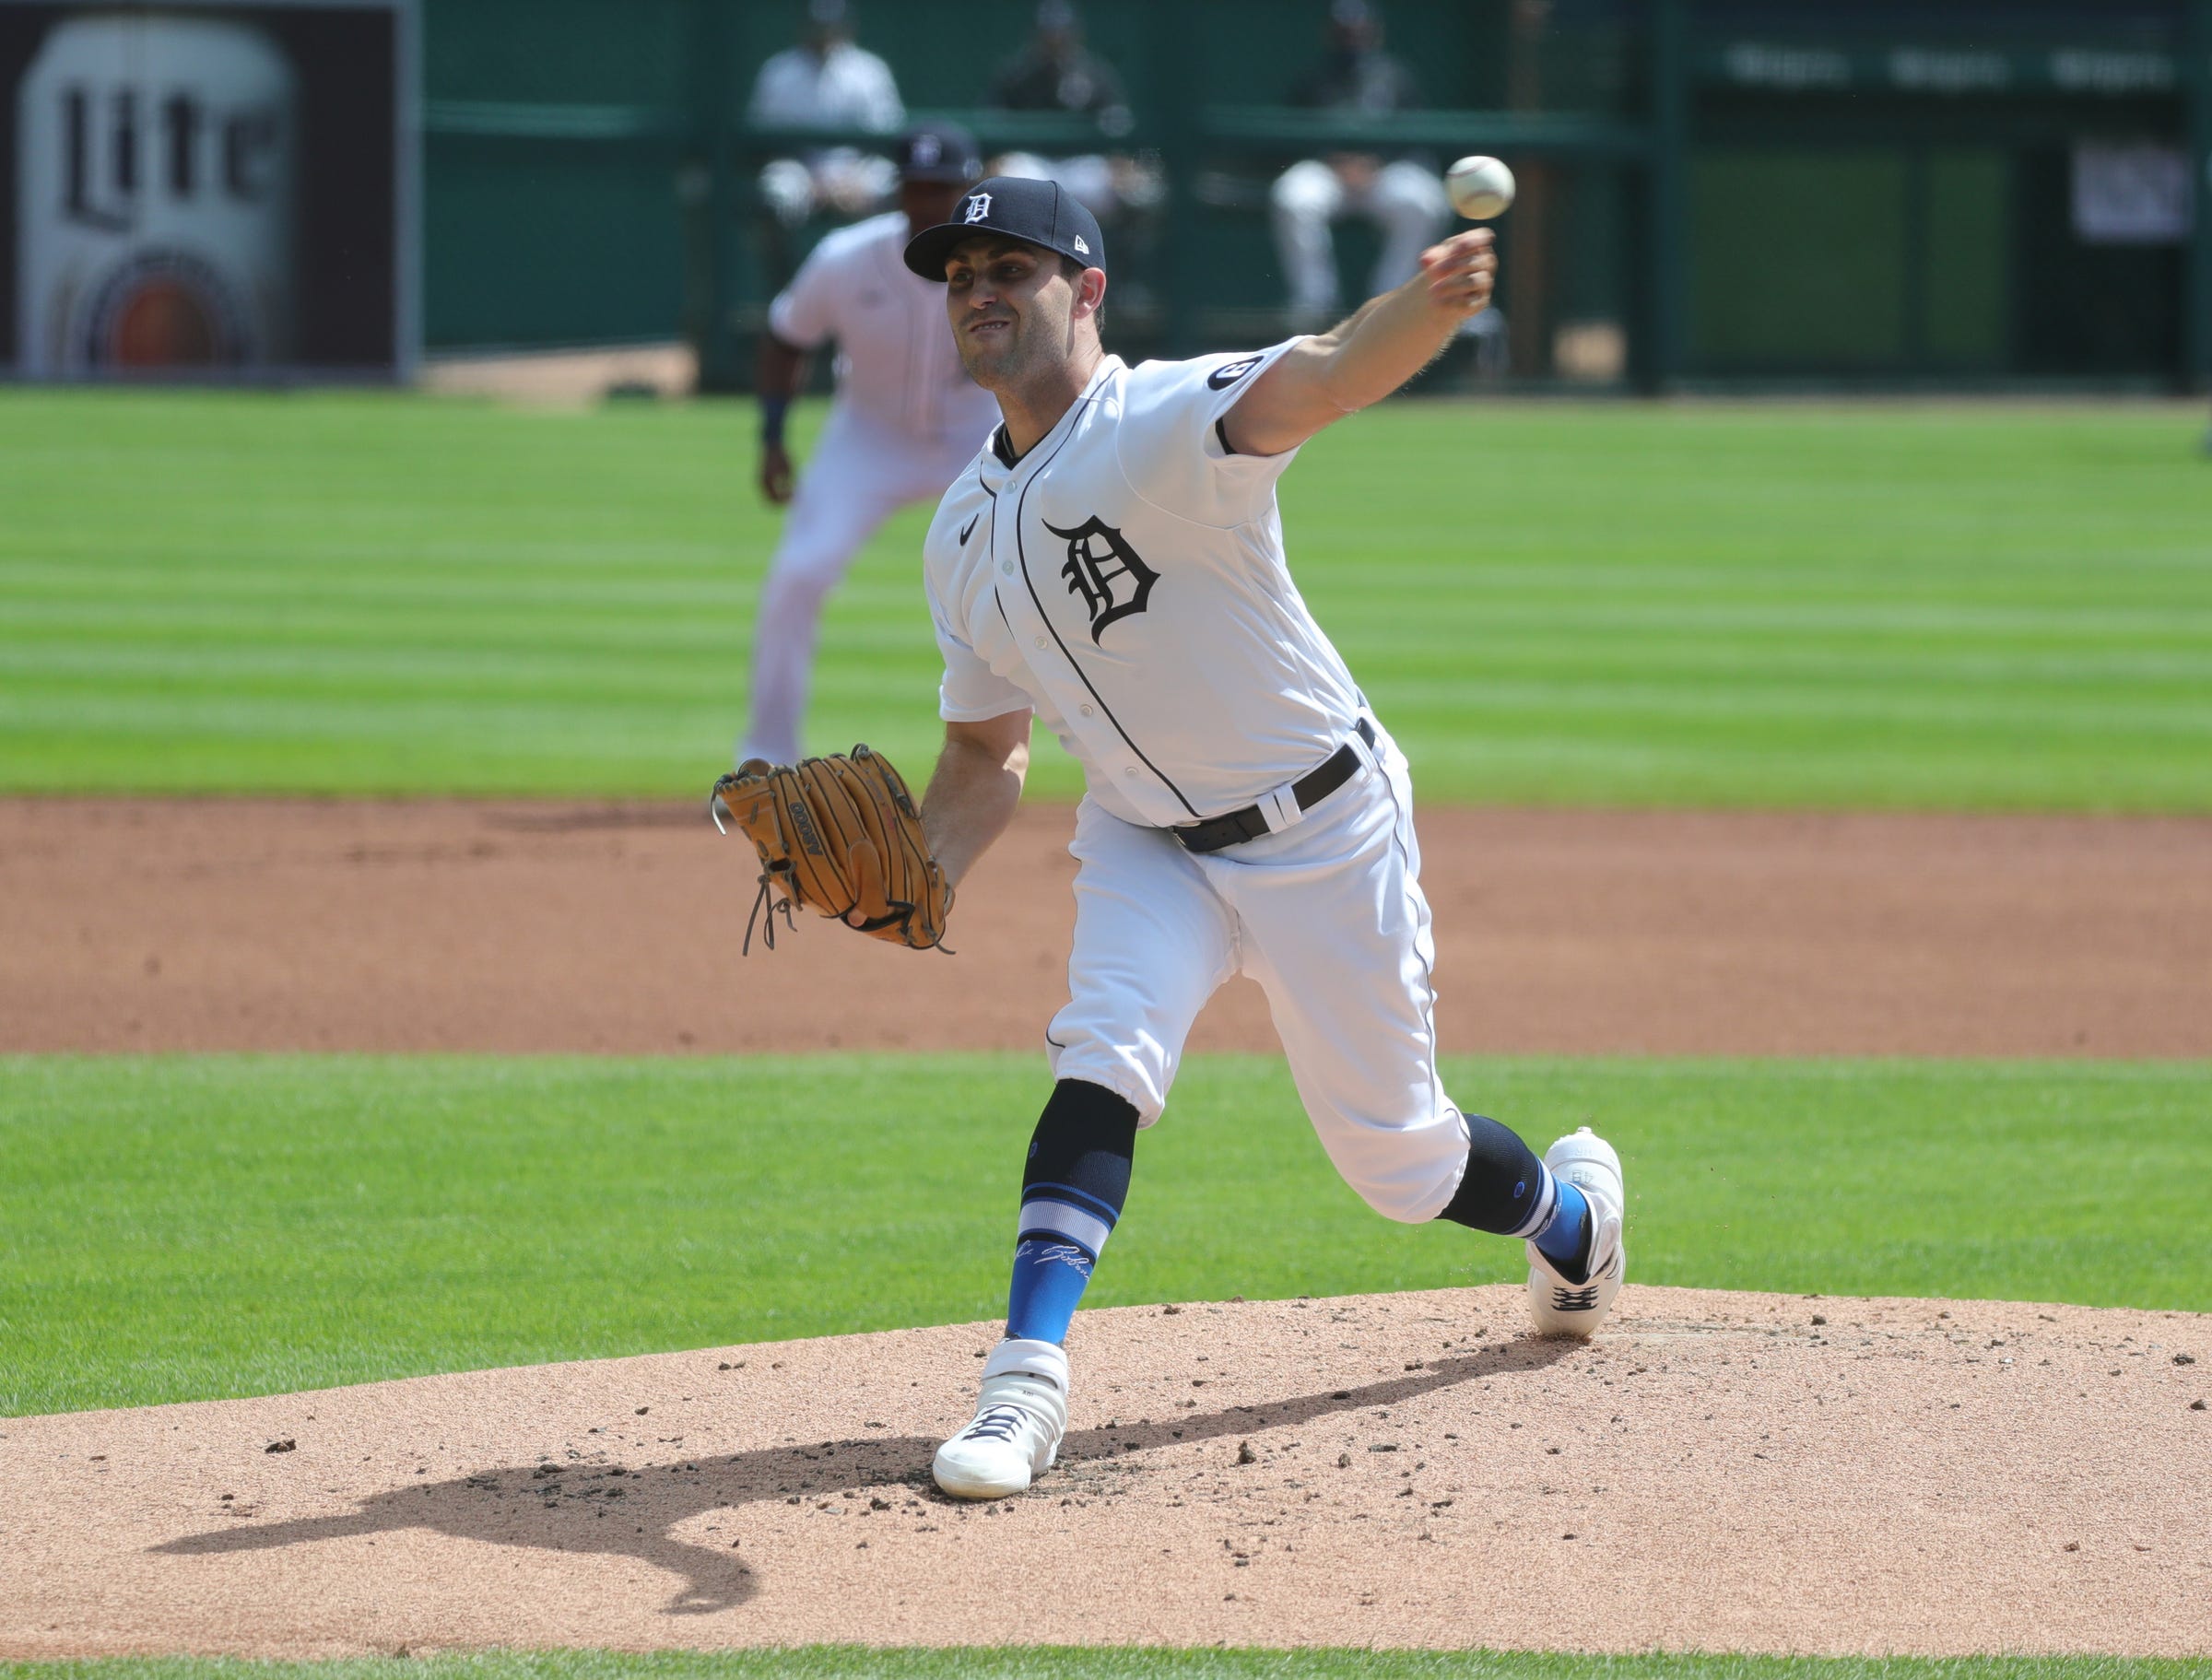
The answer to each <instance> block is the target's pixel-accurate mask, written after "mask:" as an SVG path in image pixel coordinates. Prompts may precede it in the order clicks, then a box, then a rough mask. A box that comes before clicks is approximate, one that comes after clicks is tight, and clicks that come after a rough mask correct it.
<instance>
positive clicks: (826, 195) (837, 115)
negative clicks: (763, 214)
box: [746, 0, 906, 229]
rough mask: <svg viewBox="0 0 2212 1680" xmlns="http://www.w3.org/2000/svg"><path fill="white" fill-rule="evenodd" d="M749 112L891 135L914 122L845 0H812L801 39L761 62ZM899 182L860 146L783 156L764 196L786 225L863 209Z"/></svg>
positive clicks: (772, 121)
mask: <svg viewBox="0 0 2212 1680" xmlns="http://www.w3.org/2000/svg"><path fill="white" fill-rule="evenodd" d="M746 115H747V120H748V121H750V122H751V123H753V124H754V126H756V127H759V128H865V129H873V130H877V131H878V132H880V133H883V134H890V133H892V132H894V131H896V130H897V129H898V127H899V125H900V123H904V122H905V121H906V107H905V106H904V105H903V104H901V103H900V99H899V85H898V83H897V82H896V81H894V80H893V79H892V77H891V67H890V65H887V64H885V63H884V62H883V60H881V59H880V58H878V57H877V56H876V54H875V53H869V52H865V51H864V50H862V49H861V48H860V47H858V46H855V45H854V44H853V19H852V10H851V8H850V7H849V6H847V5H846V3H845V0H808V4H807V6H806V26H805V28H804V29H803V31H802V32H801V34H800V37H799V44H798V45H797V46H795V47H786V48H785V49H784V50H783V51H782V52H781V53H777V54H776V55H775V56H774V57H772V58H771V59H770V60H769V61H768V62H767V63H766V64H764V65H761V66H760V74H759V77H758V78H757V79H756V80H755V81H754V83H753V99H752V104H751V105H750V107H749V108H748V109H747V112H746ZM898 184H899V171H898V170H897V168H896V167H895V166H894V165H893V164H892V162H891V160H890V159H888V158H879V157H874V156H871V155H870V154H868V153H866V152H864V151H862V150H860V149H859V148H858V147H852V146H830V147H823V148H822V149H820V150H818V151H811V152H808V153H806V154H805V155H804V156H803V157H798V158H778V159H774V160H773V161H772V162H771V163H769V164H768V165H767V166H766V167H765V168H763V169H762V170H761V171H760V197H761V200H762V202H764V203H765V204H766V205H767V206H768V207H769V209H770V211H771V213H772V215H773V217H774V218H775V221H776V223H777V225H778V226H779V227H780V228H782V229H792V228H795V227H797V226H798V225H799V224H800V223H801V222H803V221H805V220H806V218H807V217H809V216H811V215H813V214H814V213H815V212H816V211H817V210H831V211H834V212H836V213H837V214H839V215H841V216H847V217H852V216H859V215H861V214H863V213H865V212H866V211H868V210H872V209H874V208H875V207H876V206H877V205H879V204H882V203H885V202H886V201H888V199H889V197H890V195H891V194H892V192H893V191H894V190H895V189H896V188H897V186H898Z"/></svg>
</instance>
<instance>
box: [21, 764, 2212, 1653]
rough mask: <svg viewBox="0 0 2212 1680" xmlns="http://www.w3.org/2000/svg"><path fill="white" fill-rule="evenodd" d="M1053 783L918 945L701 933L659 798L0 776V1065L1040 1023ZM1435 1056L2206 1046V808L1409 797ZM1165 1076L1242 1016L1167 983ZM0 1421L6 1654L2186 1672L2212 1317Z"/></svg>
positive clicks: (734, 918)
mask: <svg viewBox="0 0 2212 1680" xmlns="http://www.w3.org/2000/svg"><path fill="white" fill-rule="evenodd" d="M1066 824H1067V814H1066V813H1065V810H1054V809H1052V808H1050V807H1046V808H1042V809H1040V810H1033V811H1029V812H1025V813H1024V815H1023V817H1022V819H1021V820H1020V822H1019V823H1018V825H1017V827H1016V828H1015V829H1014V831H1013V832H1012V834H1010V835H1009V837H1008V839H1007V840H1006V842H1004V843H1003V844H1002V846H1001V847H1000V849H999V850H998V852H995V853H994V855H993V857H992V858H991V859H990V860H989V861H988V862H987V863H986V864H985V865H984V867H983V870H982V872H981V873H979V875H978V876H977V877H976V879H975V881H974V882H973V884H972V886H971V889H970V890H969V891H968V892H967V893H966V894H965V895H964V897H963V901H962V902H961V904H960V905H959V907H958V909H957V910H956V912H955V918H954V922H953V927H954V939H953V943H954V944H955V945H956V946H958V947H959V952H960V955H959V957H954V958H947V957H934V956H917V955H914V954H912V953H907V952H902V951H897V950H892V949H889V948H888V947H883V946H876V945H873V944H870V943H868V942H865V941H862V940H857V939H853V938H850V937H848V936H845V935H843V934H841V933H840V932H839V931H838V930H835V929H832V928H830V927H827V926H821V925H816V924H810V923H808V922H801V924H800V925H799V927H798V928H797V929H796V930H795V932H794V933H791V934H786V935H784V936H783V938H782V940H781V942H780V948H779V949H778V950H776V951H774V952H773V953H765V952H759V951H756V953H755V955H754V956H753V957H750V958H743V957H739V955H738V951H737V947H738V944H739V940H740V938H741V936H742V934H743V930H744V925H745V914H746V910H747V905H748V903H749V900H750V899H751V896H752V887H751V871H750V870H749V868H747V859H746V858H745V857H744V856H743V855H741V854H740V852H739V851H738V843H737V842H735V841H734V840H723V839H720V838H719V837H717V836H716V835H714V833H713V832H712V829H711V828H708V827H707V826H706V824H705V822H704V819H703V817H701V815H700V813H699V812H698V811H697V810H695V809H683V810H674V809H669V808H664V807H605V806H577V805H464V804H393V805H377V804H341V803H328V804H317V803H312V802H266V801H236V802H224V801H198V802H174V803H161V804H158V805H139V804H131V803H124V802H101V801H81V800H29V801H14V802H5V801H0V900H4V901H5V902H6V904H7V906H8V910H9V921H10V930H9V931H10V934H11V937H10V938H8V939H7V940H6V941H5V942H0V1050H8V1051H59V1050H75V1051H152V1050H162V1051H188V1050H206V1049H268V1050H274V1049H294V1050H374V1051H414V1050H488V1051H645V1052H660V1051H701V1052H705V1051H749V1050H763V1049H782V1050H806V1049H819V1048H832V1047H841V1048H846V1049H868V1048H877V1047H904V1048H913V1049H940V1048H962V1047H975V1048H994V1047H1002V1046H1014V1047H1030V1046H1033V1045H1035V1044H1036V1043H1037V1040H1038V1035H1039V1034H1040V1031H1041V1028H1042V1025H1043V1023H1044V1020H1045V1018H1046V1016H1047V1015H1048V1014H1049V1012H1050V1010H1051V1009H1052V1008H1053V1007H1054V1006H1055V1005H1056V1004H1057V1003H1058V1001H1059V1000H1060V999H1061V998H1062V997H1063V996H1064V995H1065V993H1064V992H1063V991H1062V990H1061V987H1062V984H1063V963H1064V959H1065V944H1066V934H1067V923H1068V919H1069V914H1070V910H1069V900H1068V891H1067V887H1068V880H1069V877H1070V875H1071V872H1072V864H1071V863H1069V861H1068V859H1067V858H1066V855H1065V851H1064V849H1063V848H1064V843H1065V831H1066ZM1422 834H1423V841H1424V849H1425V852H1426V853H1427V860H1426V863H1427V867H1426V872H1425V879H1426V881H1427V884H1428V886H1429V888H1430V896H1431V898H1432V899H1433V901H1434V902H1435V904H1436V908H1437V922H1438V932H1439V938H1440V942H1441V957H1440V964H1439V976H1440V982H1441V989H1442V992H1443V1007H1442V1009H1441V1013H1440V1020H1441V1028H1442V1030H1443V1034H1444V1038H1445V1041H1446V1045H1447V1048H1450V1049H1453V1050H1463V1051H1465V1050H1497V1051H1568V1052H1582V1051H1622V1052H1636V1051H1697V1052H1713V1053H1760V1052H1766V1053H1822V1052H1832V1053H1846V1054H1853V1053H1878V1052H1902V1053H1929V1054H1945V1053H1961V1052H1971V1053H1982V1054H1989V1055H2001V1056H2032V1055H2047V1054H2073V1055H2080V1054H2090V1055H2190V1056H2203V1055H2207V1054H2212V821H2205V820H2171V821H2167V820H2128V821H2109V822H2107V821H2098V820H2093V819H2078V818H2021V819H2002V818H1962V817H1776V816H1769V817H1722V816H1668V815H1643V816H1633V815H1621V814H1612V815H1594V814H1578V813H1568V812H1555V813H1514V812H1454V811H1448V810H1446V811H1433V812H1426V813H1424V815H1423V817H1422ZM1196 1042H1197V1044H1198V1045H1199V1046H1200V1047H1203V1048H1241V1049H1257V1050H1266V1049H1272V1048H1273V1038H1272V1033H1271V1031H1270V1029H1269V1028H1268V1025H1267V1022H1266V1017H1265V1004H1264V1001H1263V1000H1262V999H1261V998H1260V997H1259V996H1258V994H1257V993H1256V992H1255V991H1253V989H1252V988H1250V987H1248V986H1245V985H1243V984H1241V983H1240V984H1238V985H1236V986H1233V987H1231V988H1230V990H1229V991H1227V992H1225V993H1223V994H1222V995H1221V996H1220V997H1219V998H1218V999H1217V1000H1216V1002H1215V1003H1214V1004H1213V1005H1212V1006H1211V1008H1210V1009H1209V1011H1208V1013H1207V1016H1206V1019H1205V1020H1204V1021H1203V1022H1202V1023H1201V1027H1200V1029H1199V1033H1198V1035H1197V1040H1196ZM994 1333H995V1326H992V1325H963V1326H954V1327H950V1328H938V1329H928V1330H915V1331H905V1332H895V1333H880V1334H875V1335H865V1336H854V1337H844V1338H837V1339H826V1340H818V1341H807V1342H794V1343H786V1344H777V1345H759V1346H751V1347H738V1348H725V1349H718V1350H708V1351H704V1352H694V1353H683V1354H670V1355H662V1356H655V1357H641V1358H630V1359H616V1360H605V1361H598V1362H594V1363H588V1364H573V1365H558V1366H543V1367H535V1368H531V1369H521V1370H504V1371H485V1372H475V1373H467V1374H461V1375H452V1376H438V1377H426V1378H418V1379H414V1380H406V1381H400V1382H389V1383H380V1384H371V1385H367V1386H363V1387H359V1388H351V1389H342V1390H330V1391H324V1392H317V1393H309V1394H296V1395H286V1396H278V1397H274V1398H268V1399H256V1400H241V1401H225V1402H208V1403H202V1404H188V1405H173V1406H161V1407H149V1408H144V1409H137V1410H132V1411H115V1412H97V1413H83V1414H75V1415H67V1416H43V1417H30V1418H16V1419H6V1420H0V1486H6V1510H7V1533H8V1538H9V1541H10V1544H9V1545H6V1547H0V1606H5V1610H4V1611H0V1658H60V1657H75V1656H90V1655H103V1654H112V1653H135V1652H143V1653H155V1652H170V1651H187V1652H207V1653H238V1654H245V1655H255V1656H287V1657H312V1656H334V1655H342V1654H348V1653H357V1652H375V1651H383V1652H393V1651H416V1652H420V1651H428V1650H432V1649H437V1648H442V1647H475V1646H490V1645H514V1646H531V1647H542V1646H553V1645H593V1646H606V1647H614V1648H618V1649H644V1648H650V1647H661V1646H704V1647H712V1646H730V1645H762V1644H793V1643H800V1642H806V1641H812V1640H858V1641H865V1642H876V1643H904V1642H917V1643H954V1642H957V1643H971V1642H1016V1643H1037V1642H1049V1641H1065V1642H1078V1643H1088V1642H1123V1641H1137V1642H1159V1643H1172V1644H1192V1645H1195V1644H1209V1643H1212V1642H1215V1641H1217V1640H1225V1641H1229V1642H1231V1643H1234V1644H1241V1645H1284V1646H1289V1645H1304V1644H1332V1645H1342V1644H1349V1645H1367V1644H1374V1645H1393V1646H1420V1647H1431V1646H1433V1647H1465V1646H1477V1645H1487V1646H1496V1647H1503V1648H1531V1649H1537V1648H1540V1649H1549V1650H1582V1651H1637V1650H1645V1649H1651V1648H1653V1647H1666V1648H1678V1649H1702V1650H1733V1651H1804V1652H1828V1653H1853V1652H1873V1653H1891V1652H1895V1653H1906V1652H1911V1653H1925V1654H1933V1655H1942V1654H1953V1653H1971V1652H2101V1653H2111V1654H2117V1655H2134V1654H2144V1655H2156V1654H2165V1655H2195V1656H2212V1615H2207V1614H2206V1605H2207V1604H2212V1529H2208V1528H2207V1526H2206V1520H2205V1512H2206V1510H2207V1509H2208V1508H2212V1411H2207V1410H2200V1409H2197V1408H2199V1407H2202V1406H2206V1405H2207V1404H2212V1378H2207V1376H2206V1373H2207V1372H2212V1317H2206V1316H2204V1315H2197V1314H2184V1313H2171V1312H2136V1311H2096V1310H2088V1309H2085V1308H2078V1307H2055V1306H2052V1307H2038V1306H2031V1305H2010V1304H1995V1303H1986V1302H1980V1303H1966V1302H1941V1301H1900V1300H1861V1299H1827V1300H1823V1299H1821V1298H1795V1297H1775V1296H1756V1295H1745V1294H1724V1293H1719V1292H1709V1291H1693V1290H1680V1289H1662V1288H1651V1287H1641V1286H1634V1285H1631V1286H1630V1288H1629V1290H1628V1291H1627V1292H1626V1293H1624V1295H1623V1297H1622V1299H1621V1305H1620V1308H1619V1309H1618V1312H1617V1315H1616V1318H1615V1319H1614V1321H1613V1322H1612V1323H1611V1324H1610V1325H1609V1326H1608V1327H1607V1330H1606V1333H1605V1334H1604V1335H1602V1336H1601V1337H1600V1338H1599V1339H1598V1340H1597V1341H1596V1342H1595V1343H1594V1344H1593V1345H1583V1344H1578V1343H1571V1342H1539V1341H1535V1340H1534V1339H1531V1338H1530V1337H1529V1336H1528V1335H1527V1334H1526V1332H1525V1321H1524V1313H1523V1309H1522V1306H1521V1303H1520V1300H1519V1295H1518V1291H1515V1290H1512V1289H1502V1288H1485V1289H1470V1290H1445V1291H1439V1292H1434V1293H1429V1294H1414V1295H1402V1296H1393V1297H1373V1298H1346V1299H1332V1300H1312V1301H1295V1302H1265V1303H1244V1302H1235V1301H1232V1302H1217V1303H1188V1304H1185V1305H1183V1306H1182V1307H1180V1308H1160V1307H1142V1308H1122V1309H1116V1310H1106V1311H1100V1312H1094V1313H1086V1314H1083V1315H1081V1316H1080V1317H1079V1318H1078V1320H1077V1330H1076V1333H1075V1336H1074V1337H1073V1339H1072V1341H1071V1349H1072V1351H1073V1353H1074V1355H1075V1358H1076V1367H1077V1391H1076V1397H1075V1418H1074V1424H1073V1433H1072V1434H1071V1436H1070V1438H1069V1440H1068V1443H1067V1446H1066V1448H1065V1451H1064V1454H1063V1460H1062V1463H1061V1466H1060V1468H1059V1469H1058V1470H1057V1471H1055V1472H1054V1473H1053V1474H1052V1475H1050V1476H1049V1477H1047V1478H1046V1480H1045V1481H1044V1482H1043V1483H1042V1484H1041V1486H1039V1487H1038V1488H1036V1489H1034V1490H1032V1492H1031V1493H1030V1494H1029V1495H1028V1496H1026V1497H1024V1498H1018V1499H1015V1500H1011V1501H1006V1502H1004V1503H1003V1504H1001V1505H996V1506H986V1507H966V1506H959V1505H955V1504H952V1503H949V1502H947V1501H946V1500H944V1499H943V1498H941V1497H939V1496H938V1495H937V1494H936V1493H935V1491H934V1489H933V1488H932V1487H931V1486H930V1485H929V1483H928V1479H927V1467H928V1463H929V1456H930V1453H931V1451H933V1450H934V1448H935V1443H936V1441H937V1440H938V1439H940V1438H941V1437H942V1435H943V1434H944V1433H946V1432H947V1431H948V1430H949V1429H951V1428H952V1427H956V1426H957V1425H958V1424H959V1422H961V1421H962V1420H963V1419H964V1417H965V1416H966V1411H967V1406H968V1403H969V1402H970V1400H971V1396H972V1393H973V1390H974V1383H975V1373H976V1369H977V1368H976V1364H975V1358H976V1357H977V1356H979V1355H980V1353H981V1351H982V1349H983V1347H984V1346H985V1345H987V1344H988V1342H989V1341H990V1339H991V1338H992V1336H993V1335H994Z"/></svg>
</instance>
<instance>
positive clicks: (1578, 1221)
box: [1529, 1169, 1590, 1279]
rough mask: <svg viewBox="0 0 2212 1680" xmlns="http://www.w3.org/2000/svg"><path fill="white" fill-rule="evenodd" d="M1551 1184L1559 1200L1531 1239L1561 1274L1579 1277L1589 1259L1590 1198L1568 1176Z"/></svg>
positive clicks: (1538, 1250) (1554, 1180)
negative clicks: (1542, 1226)
mask: <svg viewBox="0 0 2212 1680" xmlns="http://www.w3.org/2000/svg"><path fill="white" fill-rule="evenodd" d="M1547 1170H1549V1169H1547ZM1552 1184H1553V1187H1554V1188H1555V1189H1557V1190H1558V1192H1559V1199H1558V1201H1557V1203H1556V1204H1555V1205H1554V1206H1553V1208H1552V1214H1551V1217H1550V1218H1549V1219H1548V1220H1547V1221H1546V1222H1545V1226H1544V1228H1543V1229H1542V1230H1540V1231H1538V1232H1537V1233H1536V1234H1535V1236H1533V1237H1531V1238H1530V1239H1529V1240H1530V1241H1531V1242H1533V1243H1535V1245H1536V1251H1537V1252H1539V1253H1541V1254H1542V1255H1543V1256H1544V1258H1545V1259H1547V1260H1548V1261H1550V1262H1551V1263H1552V1264H1553V1265H1555V1266H1557V1267H1559V1270H1560V1271H1561V1272H1562V1273H1571V1274H1573V1275H1575V1276H1576V1277H1577V1278H1578V1279H1579V1278H1580V1275H1581V1273H1582V1270H1583V1267H1584V1266H1585V1265H1587V1264H1588V1263H1589V1260H1590V1201H1589V1198H1588V1197H1586V1196H1585V1195H1583V1192H1581V1191H1579V1190H1577V1189H1576V1188H1575V1187H1574V1186H1573V1185H1571V1184H1570V1183H1569V1182H1568V1181H1566V1180H1565V1179H1561V1178H1555V1179H1553V1180H1552Z"/></svg>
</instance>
